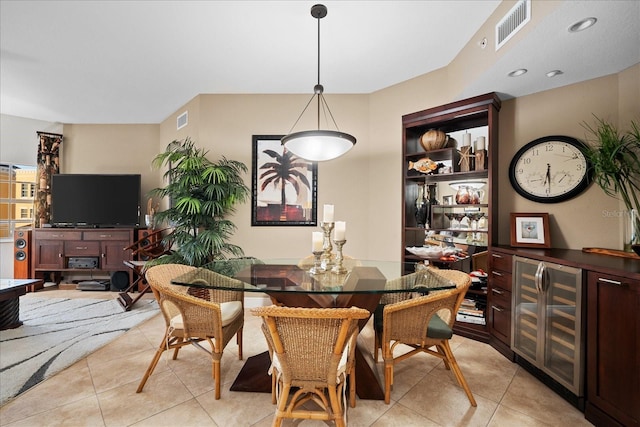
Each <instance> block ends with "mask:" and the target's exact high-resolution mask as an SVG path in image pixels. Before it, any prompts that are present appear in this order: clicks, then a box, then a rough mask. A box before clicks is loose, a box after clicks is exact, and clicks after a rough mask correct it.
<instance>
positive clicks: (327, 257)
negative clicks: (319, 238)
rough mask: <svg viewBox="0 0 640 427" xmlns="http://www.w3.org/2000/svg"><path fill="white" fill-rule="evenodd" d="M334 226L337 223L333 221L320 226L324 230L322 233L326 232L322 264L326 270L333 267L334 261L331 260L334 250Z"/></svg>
mask: <svg viewBox="0 0 640 427" xmlns="http://www.w3.org/2000/svg"><path fill="white" fill-rule="evenodd" d="M334 226H335V223H334V222H333V221H331V222H322V223H321V224H320V228H322V231H323V232H324V236H323V244H322V249H323V252H322V257H321V263H322V267H324V269H325V270H328V269H330V268H331V266H332V265H333V260H332V259H331V255H332V254H331V251H332V250H333V246H332V245H331V232H332V231H333V227H334Z"/></svg>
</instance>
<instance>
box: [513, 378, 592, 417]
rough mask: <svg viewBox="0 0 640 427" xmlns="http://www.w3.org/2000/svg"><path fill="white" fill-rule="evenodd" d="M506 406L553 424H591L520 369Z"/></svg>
mask: <svg viewBox="0 0 640 427" xmlns="http://www.w3.org/2000/svg"><path fill="white" fill-rule="evenodd" d="M501 403H502V405H503V406H505V407H507V408H510V409H513V410H515V411H518V412H521V413H523V414H526V415H529V416H531V417H533V418H535V419H538V420H540V421H542V422H544V423H547V424H552V425H571V426H581V425H583V426H588V425H591V423H589V422H588V421H587V420H585V418H584V414H583V413H582V412H580V411H579V410H578V409H576V408H575V407H574V406H572V405H571V404H569V403H568V402H567V401H565V400H564V399H562V398H561V397H560V396H558V394H556V393H555V392H553V391H552V390H551V389H549V388H548V387H546V386H545V385H544V384H543V383H542V382H540V381H538V380H537V379H536V378H535V377H534V376H533V375H531V374H529V373H528V372H526V371H525V370H524V369H523V368H519V369H518V371H517V372H516V375H515V376H514V378H513V381H512V382H511V385H510V386H509V388H508V389H507V392H506V393H505V396H504V398H503V399H502V402H501Z"/></svg>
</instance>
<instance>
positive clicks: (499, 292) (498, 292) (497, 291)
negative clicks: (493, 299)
mask: <svg viewBox="0 0 640 427" xmlns="http://www.w3.org/2000/svg"><path fill="white" fill-rule="evenodd" d="M491 292H493V293H494V294H498V295H504V292H502V291H499V290H497V289H491Z"/></svg>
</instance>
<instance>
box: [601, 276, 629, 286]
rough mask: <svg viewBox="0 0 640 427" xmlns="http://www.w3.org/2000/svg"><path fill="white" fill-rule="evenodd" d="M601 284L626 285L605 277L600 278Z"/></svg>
mask: <svg viewBox="0 0 640 427" xmlns="http://www.w3.org/2000/svg"><path fill="white" fill-rule="evenodd" d="M598 281H599V282H604V283H609V284H612V285H616V286H624V283H622V282H619V281H617V280H611V279H605V278H604V277H598Z"/></svg>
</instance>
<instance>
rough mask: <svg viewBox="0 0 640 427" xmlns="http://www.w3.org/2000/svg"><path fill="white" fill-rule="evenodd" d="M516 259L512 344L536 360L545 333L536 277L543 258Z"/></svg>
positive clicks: (514, 347) (533, 361) (516, 349)
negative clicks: (539, 260) (540, 260)
mask: <svg viewBox="0 0 640 427" xmlns="http://www.w3.org/2000/svg"><path fill="white" fill-rule="evenodd" d="M514 259H515V262H514V269H513V275H514V286H513V291H512V292H513V307H512V310H513V324H512V334H511V339H512V341H513V342H512V347H513V350H514V351H515V352H516V353H518V354H520V355H521V356H523V357H524V358H525V359H527V360H529V361H530V362H531V363H534V364H536V363H537V361H538V342H539V341H540V339H542V337H543V336H544V331H543V324H542V323H541V321H540V319H541V312H540V310H541V304H540V301H539V296H538V288H537V280H536V274H537V272H538V267H539V262H538V261H535V260H528V259H524V258H518V257H515V258H514Z"/></svg>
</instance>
